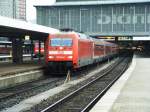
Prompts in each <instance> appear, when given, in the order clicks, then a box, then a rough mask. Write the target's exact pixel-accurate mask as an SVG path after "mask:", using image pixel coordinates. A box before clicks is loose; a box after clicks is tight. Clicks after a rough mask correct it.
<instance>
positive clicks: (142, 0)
mask: <svg viewBox="0 0 150 112" xmlns="http://www.w3.org/2000/svg"><path fill="white" fill-rule="evenodd" d="M148 2H149V3H150V0H109V1H90V0H89V1H73V2H56V3H55V4H53V5H52V4H50V5H49V4H47V3H44V2H43V4H35V6H79V5H106V4H128V3H148Z"/></svg>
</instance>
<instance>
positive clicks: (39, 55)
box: [39, 40, 41, 62]
mask: <svg viewBox="0 0 150 112" xmlns="http://www.w3.org/2000/svg"><path fill="white" fill-rule="evenodd" d="M40 61H41V41H40V40H39V62H40Z"/></svg>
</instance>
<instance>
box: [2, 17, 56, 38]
mask: <svg viewBox="0 0 150 112" xmlns="http://www.w3.org/2000/svg"><path fill="white" fill-rule="evenodd" d="M56 32H59V30H57V29H54V28H50V27H45V26H42V25H37V24H32V23H28V22H25V21H20V20H16V19H11V18H7V17H2V16H0V36H3V37H23V36H25V35H29V36H31V37H32V38H33V39H37V40H38V39H42V38H44V37H47V36H48V34H51V33H56Z"/></svg>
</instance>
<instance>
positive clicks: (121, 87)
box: [90, 53, 150, 112]
mask: <svg viewBox="0 0 150 112" xmlns="http://www.w3.org/2000/svg"><path fill="white" fill-rule="evenodd" d="M149 64H150V56H147V55H145V54H144V53H135V54H134V58H133V60H132V63H131V66H130V68H129V69H128V70H127V71H126V72H125V73H124V74H123V75H122V76H121V77H120V78H119V80H118V81H117V82H116V83H115V84H114V85H113V86H112V87H111V88H110V89H109V90H108V92H107V93H106V94H105V95H104V96H103V97H102V98H101V100H100V101H99V102H98V103H97V104H96V105H95V106H94V107H93V108H92V109H91V111H90V112H150V83H149V82H150V66H149Z"/></svg>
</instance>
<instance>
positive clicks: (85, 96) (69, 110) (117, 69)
mask: <svg viewBox="0 0 150 112" xmlns="http://www.w3.org/2000/svg"><path fill="white" fill-rule="evenodd" d="M130 60H131V58H129V57H128V58H124V59H121V60H120V61H119V62H118V63H115V64H114V65H112V66H110V67H108V69H107V70H105V72H104V73H103V74H101V75H99V76H98V77H97V78H95V79H93V80H92V81H90V82H88V83H87V84H86V85H84V86H82V87H80V88H78V89H77V90H75V91H73V92H71V93H70V94H68V95H67V96H65V97H63V98H62V99H60V100H58V101H57V102H55V103H53V104H51V105H50V106H48V107H46V108H45V109H43V110H42V111H41V112H87V111H89V110H90V109H91V108H92V107H93V105H94V104H95V103H96V102H97V101H98V100H99V99H100V98H101V97H102V96H103V95H104V94H105V93H106V91H107V90H108V89H109V88H110V87H111V86H112V85H113V84H114V82H115V81H116V80H117V79H118V78H119V77H120V76H121V75H122V74H123V72H124V71H125V70H126V69H127V68H128V66H129V62H130Z"/></svg>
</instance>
